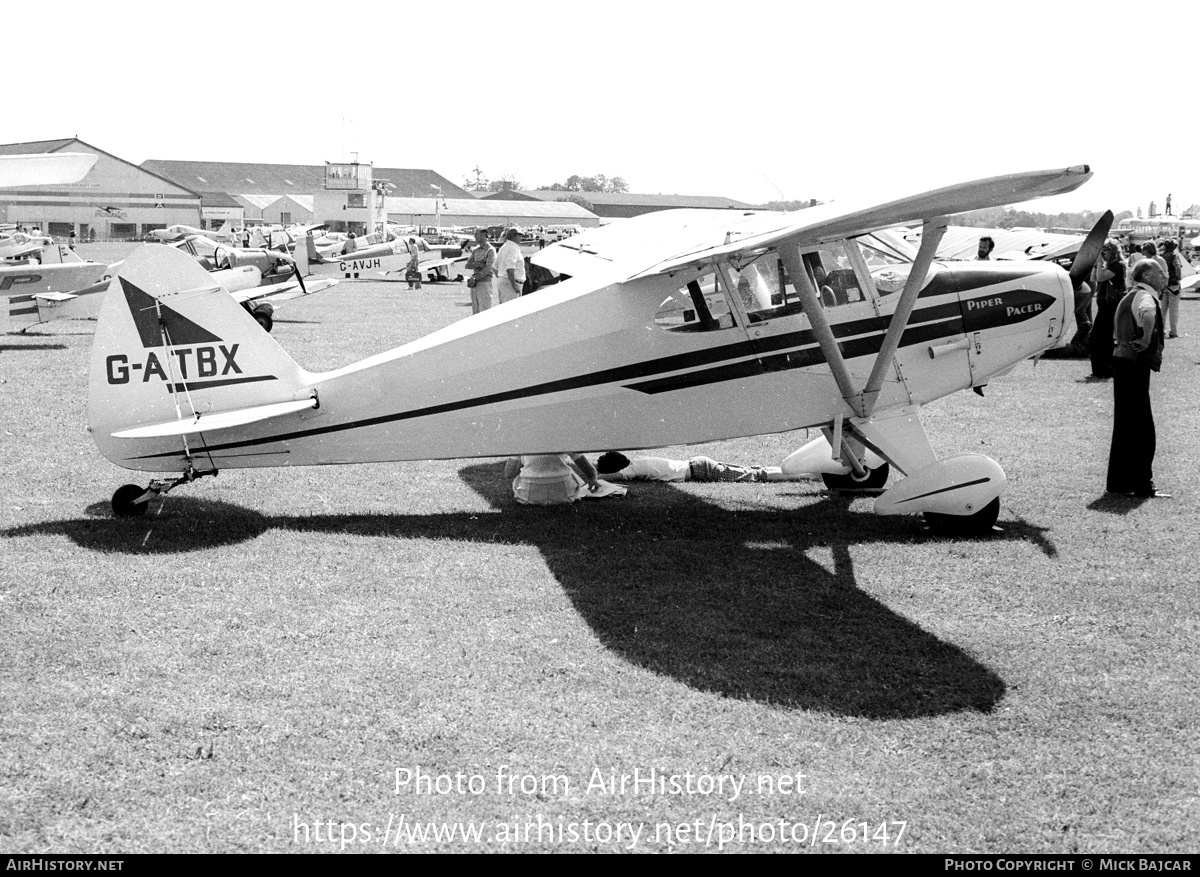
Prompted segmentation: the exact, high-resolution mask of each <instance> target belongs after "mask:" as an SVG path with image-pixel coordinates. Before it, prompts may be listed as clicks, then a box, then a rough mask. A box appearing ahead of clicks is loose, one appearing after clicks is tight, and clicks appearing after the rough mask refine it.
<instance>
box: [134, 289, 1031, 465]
mask: <svg viewBox="0 0 1200 877" xmlns="http://www.w3.org/2000/svg"><path fill="white" fill-rule="evenodd" d="M1007 279H1011V278H1007ZM1014 292H1020V293H1024V294H1025V295H1030V294H1032V295H1038V296H1042V297H1043V298H1045V299H1047V300H1049V301H1053V298H1052V297H1051V296H1047V295H1045V294H1044V293H1030V291H1028V290H1009V291H1008V292H1004V293H997V294H996V295H995V296H992V297H991V298H998V297H999V296H1003V295H1007V294H1010V293H1014ZM1031 316H1033V315H1031V314H1022V315H1019V317H1018V318H1017V319H1013V320H1011V322H1013V323H1017V322H1023V321H1024V320H1027V319H1030V318H1031ZM889 322H890V318H889V317H869V318H866V319H862V320H851V321H848V322H845V323H839V324H835V325H834V326H833V327H832V328H833V333H834V336H835V337H836V338H843V339H846V340H841V341H839V342H838V346H839V348H840V349H841V350H842V355H843V356H844V357H846V358H847V359H853V358H856V357H859V356H867V355H870V354H872V353H877V352H878V351H879V349H880V347H881V346H882V345H883V337H884V334H885V333H886V328H887V326H888V324H889ZM913 324H915V325H913ZM726 331H736V330H726ZM962 333H963V322H962V310H961V308H960V305H959V303H958V302H957V301H955V302H949V303H945V304H938V305H933V306H930V307H927V308H921V309H919V310H916V311H914V312H913V314H912V317H911V319H910V326H909V328H908V329H906V330H905V332H904V335H903V336H902V339H901V346H902V347H903V346H910V345H912V344H920V343H924V342H926V341H931V340H935V339H937V338H945V337H951V336H954V335H961V334H962ZM855 335H860V336H862V337H852V336H855ZM788 348H796V349H792V350H788ZM775 350H787V352H786V353H780V354H775V355H770V352H771V351H775ZM735 360H743V361H742V362H735ZM824 361H825V357H824V355H823V354H822V353H821V351H820V347H819V345H818V344H817V339H816V335H815V334H814V333H813V331H812V330H811V329H802V330H800V331H797V332H786V333H782V334H780V335H777V336H773V337H769V338H764V339H761V340H756V341H755V342H753V343H751V342H750V341H748V340H740V341H737V342H735V343H732V344H723V345H720V346H718V347H710V348H707V349H705V350H697V351H691V352H688V353H680V354H675V355H673V356H665V357H662V358H660V359H654V360H647V361H645V362H638V363H632V364H630V365H623V366H617V367H615V368H609V369H602V370H600V371H595V372H589V373H587V374H582V375H575V376H573V377H569V378H562V379H559V380H556V381H547V382H545V383H541V384H533V385H531V386H527V387H518V388H515V389H512V390H505V391H503V392H500V393H489V394H488V395H485V396H476V397H473V398H470V399H460V400H457V401H454V402H444V403H442V404H440V405H430V406H427V407H425V408H417V409H413V410H411V411H399V412H395V413H392V414H382V415H379V416H378V417H368V418H363V419H362V420H355V421H351V422H349V423H338V424H330V425H328V426H317V427H313V428H311V429H301V430H296V431H293V432H288V433H281V434H279V435H272V436H264V437H262V438H255V439H246V440H244V441H239V442H227V443H225V444H220V445H209V446H208V450H209V451H211V452H216V451H224V450H231V449H234V448H243V447H252V446H254V445H262V444H271V443H274V442H286V441H292V440H294V439H303V438H312V437H314V436H318V435H329V434H330V433H337V432H345V431H347V430H352V429H366V428H369V427H372V426H381V425H383V424H386V423H396V422H399V421H404V420H412V419H414V418H418V417H431V416H433V415H437V414H446V413H448V412H451V411H461V410H463V409H466V408H479V407H482V406H485V405H495V404H498V403H501V402H511V401H513V400H516V399H524V398H530V397H533V396H544V395H550V394H553V393H562V392H568V391H571V390H580V389H586V388H588V387H595V386H600V385H604V384H621V385H623V386H624V387H626V388H627V389H633V390H637V391H639V392H643V393H660V392H668V391H670V390H677V389H683V388H685V387H689V386H699V385H703V384H709V383H719V382H722V381H729V380H739V379H744V378H749V377H754V376H756V375H761V374H764V373H766V372H768V371H779V370H784V369H793V368H803V367H806V366H811V365H819V364H821V363H822V362H824ZM708 366H715V368H708ZM682 369H696V371H693V372H689V373H687V374H683V375H675V376H671V377H666V378H654V377H653V376H655V375H661V374H664V373H666V372H673V371H680V370H682ZM177 454H178V452H177V451H171V452H167V453H162V454H148V455H146V456H143V457H135V458H133V459H148V460H149V459H155V458H158V457H171V456H176V455H177Z"/></svg>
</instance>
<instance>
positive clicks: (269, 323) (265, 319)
mask: <svg viewBox="0 0 1200 877" xmlns="http://www.w3.org/2000/svg"><path fill="white" fill-rule="evenodd" d="M251 316H253V317H254V319H255V320H256V321H257V322H258V325H260V326H262V327H263V331H264V332H270V331H271V329H273V328H274V326H275V320H274V319H273V318H272V317H271V315H270V314H268V313H267V312H266V311H255V312H254V313H253V314H251Z"/></svg>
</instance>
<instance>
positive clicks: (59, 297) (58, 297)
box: [33, 292, 79, 302]
mask: <svg viewBox="0 0 1200 877" xmlns="http://www.w3.org/2000/svg"><path fill="white" fill-rule="evenodd" d="M33 298H35V299H37V300H38V301H52V302H60V301H70V300H71V299H73V298H79V296H77V295H75V293H73V292H39V293H37V294H36V295H34V296H33Z"/></svg>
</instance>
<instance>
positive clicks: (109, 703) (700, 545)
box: [0, 284, 1200, 853]
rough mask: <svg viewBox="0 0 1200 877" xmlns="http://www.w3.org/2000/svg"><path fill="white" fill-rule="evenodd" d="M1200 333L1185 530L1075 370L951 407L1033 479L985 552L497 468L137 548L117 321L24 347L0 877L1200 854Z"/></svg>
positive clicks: (6, 366)
mask: <svg viewBox="0 0 1200 877" xmlns="http://www.w3.org/2000/svg"><path fill="white" fill-rule="evenodd" d="M466 302H467V292H466V290H465V288H463V287H462V286H459V285H451V286H440V287H426V288H425V289H424V290H423V291H422V292H420V293H415V292H409V291H408V290H407V289H403V288H401V287H400V286H399V285H395V284H393V285H387V284H361V285H354V286H351V285H344V286H342V287H339V288H338V289H337V290H336V291H333V292H330V293H326V294H323V295H320V296H314V297H312V298H311V299H305V300H302V301H296V302H292V303H289V304H288V305H287V306H285V307H284V308H283V309H281V310H280V312H279V313H278V315H277V316H278V320H277V322H276V327H275V331H274V336H275V338H276V339H277V340H278V341H279V342H280V343H281V344H283V345H284V347H285V348H286V349H288V350H289V351H290V352H291V353H292V354H293V355H294V356H295V357H296V358H297V359H298V360H299V361H300V363H301V364H302V365H304V366H306V367H308V368H314V369H318V368H319V369H324V368H330V367H334V366H337V365H342V364H346V363H349V362H352V361H354V360H356V359H359V358H361V357H363V356H365V355H368V354H370V353H374V352H378V351H381V350H384V349H387V348H388V347H391V346H395V345H396V344H398V343H400V342H402V341H406V340H409V339H411V338H415V337H418V336H420V335H422V334H424V333H425V332H427V331H429V330H431V329H434V328H437V327H439V326H441V325H445V324H447V323H449V322H451V321H452V320H455V319H459V318H461V317H462V316H465V315H466V314H467V313H468V312H469V310H468V308H467V307H466ZM1182 317H1183V325H1184V328H1185V330H1186V331H1185V334H1184V337H1183V338H1181V339H1179V340H1177V341H1172V342H1170V343H1169V345H1168V347H1167V353H1166V362H1165V365H1164V368H1163V371H1162V373H1161V374H1159V375H1156V376H1155V377H1154V381H1153V394H1154V404H1155V411H1156V414H1157V416H1158V425H1159V446H1158V447H1159V450H1158V457H1157V461H1156V471H1155V475H1156V479H1157V481H1158V483H1159V485H1160V487H1161V488H1163V489H1164V490H1169V491H1170V492H1172V493H1173V494H1174V499H1173V500H1169V501H1167V500H1155V501H1149V502H1141V503H1139V502H1135V501H1132V500H1114V499H1111V498H1106V497H1105V496H1104V493H1103V485H1104V470H1105V466H1106V461H1107V452H1108V438H1109V432H1110V429H1111V411H1112V402H1111V393H1112V391H1111V386H1110V385H1109V384H1108V383H1092V382H1088V381H1085V380H1083V378H1084V376H1085V375H1086V373H1087V372H1088V367H1087V364H1086V363H1084V362H1079V361H1069V360H1058V361H1044V362H1042V363H1040V364H1039V365H1037V367H1036V368H1035V367H1034V365H1033V364H1032V363H1024V364H1022V365H1020V366H1019V367H1018V368H1017V369H1016V370H1015V371H1014V372H1013V374H1011V375H1010V376H1008V377H1007V378H1005V379H1003V380H1000V381H998V382H997V383H995V384H994V385H992V386H991V387H989V388H988V389H987V397H986V399H980V398H979V397H978V396H976V395H974V394H969V393H960V394H958V395H956V396H954V397H951V398H948V399H944V400H941V401H939V402H937V403H935V404H934V405H932V406H930V407H929V408H928V409H927V411H926V419H925V422H926V428H927V430H928V432H929V434H930V438H931V440H932V441H933V443H934V447H935V449H936V450H937V451H938V452H939V453H941V454H948V453H952V452H955V451H960V450H978V451H981V452H983V453H986V454H988V455H989V456H992V457H993V458H995V459H996V460H997V461H999V462H1000V464H1001V465H1002V466H1003V467H1004V469H1005V471H1006V473H1007V475H1008V478H1009V489H1008V492H1007V493H1006V495H1005V497H1004V500H1003V501H1004V507H1003V508H1002V510H1001V516H1000V527H1001V528H1002V532H1001V533H998V534H996V535H995V536H993V537H992V538H988V539H982V540H943V539H934V538H930V537H927V536H924V535H922V533H921V530H920V528H919V526H918V523H917V521H916V520H915V519H913V518H878V517H875V516H874V515H873V514H872V513H871V501H870V500H868V499H847V498H843V497H838V496H835V495H830V494H828V493H826V492H825V491H824V490H823V489H821V488H820V486H819V484H817V483H809V482H803V483H785V484H767V485H720V484H711V485H710V484H686V485H683V486H679V487H673V486H668V485H652V484H651V485H641V484H639V485H635V486H633V487H632V488H631V489H630V491H629V495H628V496H626V497H624V498H621V499H611V500H601V501H595V502H590V501H589V502H584V503H580V504H577V505H576V506H573V507H570V508H559V509H538V508H525V507H520V506H517V505H516V504H514V503H513V502H512V501H511V498H510V496H509V493H508V491H507V488H506V485H505V484H504V483H503V479H502V477H501V462H500V461H496V460H464V461H450V462H446V461H442V462H426V463H404V464H395V465H375V466H357V467H355V466H350V467H330V468H312V469H297V470H294V471H287V470H259V471H228V472H223V473H222V474H221V475H220V476H219V477H217V478H212V479H205V480H203V481H200V482H198V483H196V484H194V485H191V486H189V487H187V488H184V489H181V490H179V491H177V492H176V493H173V494H171V495H170V496H169V497H168V498H167V499H166V501H165V502H164V503H163V504H162V505H161V507H160V506H155V507H153V508H152V509H151V510H150V512H149V513H148V514H147V515H146V516H145V517H143V518H140V519H133V520H115V519H113V518H111V517H110V514H109V506H108V502H109V497H110V495H111V493H112V491H113V490H114V489H115V488H116V487H117V486H118V485H120V484H122V483H125V482H128V481H144V480H145V479H144V478H143V477H142V476H137V475H133V474H132V473H127V472H123V471H122V470H119V469H117V468H116V467H114V466H112V465H110V464H109V463H107V462H106V461H105V460H104V459H103V458H101V457H100V456H99V454H98V453H97V451H96V450H95V447H94V445H93V443H92V441H91V439H90V437H89V436H88V434H87V432H86V428H85V427H86V384H87V378H86V373H87V364H88V355H89V348H90V344H91V333H92V324H80V323H75V324H72V323H62V324H55V325H52V326H47V327H44V328H40V329H38V330H35V331H36V332H37V334H27V335H21V336H18V335H11V334H10V335H5V336H3V337H0V487H2V489H3V503H4V504H3V518H2V520H0V668H2V672H0V850H3V851H6V852H36V851H87V852H109V851H111V852H137V851H170V852H187V851H197V852H229V851H258V852H288V851H300V852H312V851H330V850H341V849H345V851H347V852H351V851H360V852H361V851H383V850H385V849H386V850H393V849H397V850H409V849H418V850H441V851H450V850H518V851H531V850H572V851H582V850H626V849H633V850H637V851H647V850H651V851H654V850H664V849H669V848H671V847H672V846H674V847H675V848H676V849H680V850H698V849H706V848H707V849H713V850H715V849H718V848H721V847H723V848H724V849H726V850H741V851H792V850H812V851H819V852H847V851H856V852H861V851H893V850H895V851H902V852H905V851H915V852H951V851H953V852H1020V851H1024V852H1032V851H1042V852H1052V851H1053V852H1058V851H1063V852H1067V851H1069V852H1096V853H1099V852H1194V851H1195V850H1196V849H1197V846H1198V844H1200V802H1198V799H1197V794H1198V792H1197V789H1198V788H1200V759H1198V758H1197V753H1198V752H1200V731H1198V729H1197V716H1198V713H1200V710H1198V707H1200V696H1198V695H1197V690H1196V680H1197V678H1198V676H1200V658H1198V656H1197V648H1196V645H1197V641H1198V636H1197V633H1198V632H1197V620H1196V619H1197V610H1198V608H1200V596H1198V590H1197V581H1196V580H1197V560H1196V546H1197V544H1198V542H1197V535H1196V534H1197V532H1198V531H1200V499H1198V496H1197V491H1196V489H1195V486H1194V479H1195V478H1196V471H1197V460H1198V451H1200V413H1198V412H1197V406H1196V404H1195V399H1196V398H1197V393H1196V389H1195V387H1196V383H1197V380H1198V379H1200V369H1198V367H1197V363H1198V361H1200V331H1198V327H1200V305H1197V303H1196V302H1194V301H1185V302H1184V303H1183V313H1182ZM804 440H805V437H804V434H803V433H799V434H789V435H782V436H767V437H760V438H749V439H742V440H738V441H730V442H722V443H719V444H713V445H706V446H702V447H699V448H695V449H684V448H669V449H666V451H665V453H667V454H668V455H676V456H678V455H684V454H688V453H707V454H709V455H711V456H714V457H717V458H718V459H727V460H731V461H737V462H752V463H773V462H777V461H778V460H780V459H781V458H782V457H784V456H785V455H786V454H787V453H789V452H790V451H791V450H794V449H795V448H796V447H798V446H799V445H800V444H801V443H802V442H803V441H804ZM418 770H419V771H420V772H421V776H422V777H424V778H426V779H428V780H429V781H428V782H426V781H424V780H419V779H418V777H417V771H418ZM635 770H636V771H637V772H638V774H637V778H638V779H640V780H641V781H642V782H641V783H639V784H638V785H637V786H631V785H630V784H629V782H628V780H632V778H633V775H634V772H635ZM651 771H654V772H656V773H654V774H653V775H652V774H651ZM398 772H399V773H398ZM797 774H802V775H803V776H802V778H800V779H799V780H797V778H796V777H797ZM439 775H440V776H441V777H442V779H440V780H438V779H437V777H439ZM456 775H461V777H460V778H459V779H458V780H457V781H456V780H455V776H456ZM623 775H624V776H625V777H626V778H627V782H626V785H625V787H624V788H622V787H621V777H622V776H623ZM664 776H665V777H676V778H677V780H678V785H679V787H678V788H675V787H674V786H673V785H672V783H671V781H670V779H667V780H666V781H665V782H663V783H661V784H659V783H658V782H656V783H655V784H654V785H650V784H649V783H648V782H646V780H648V779H650V778H651V777H653V778H654V779H655V780H656V781H657V780H662V779H663V778H664ZM689 777H690V778H689ZM429 778H432V779H429ZM610 778H611V780H612V781H611V782H610ZM398 779H399V780H400V781H401V782H399V783H398ZM739 780H741V781H742V782H743V783H744V784H743V785H740V786H739V785H737V783H738V781H739ZM709 782H711V783H712V786H711V787H710V786H709V785H708V784H709ZM718 783H719V785H718ZM539 820H540V825H541V827H542V830H541V832H540V837H539V832H538V826H539ZM456 825H457V826H458V827H457V828H455V826H456ZM526 826H532V828H531V829H527V828H526ZM814 826H815V827H816V830H815V831H814ZM427 829H429V830H433V831H435V832H436V831H440V832H442V834H441V836H440V837H437V836H433V835H430V836H427V837H425V839H424V840H422V839H421V838H420V832H423V831H426V830H427ZM414 831H417V834H412V832H414ZM449 831H453V832H454V833H453V836H449V835H447V834H446V832H449ZM476 831H478V832H479V834H478V837H476V836H475V835H474V832H476ZM864 835H865V836H866V839H865V840H864ZM885 837H886V840H885ZM710 838H711V840H710ZM397 839H398V840H397ZM410 840H411V843H410ZM814 840H815V842H814Z"/></svg>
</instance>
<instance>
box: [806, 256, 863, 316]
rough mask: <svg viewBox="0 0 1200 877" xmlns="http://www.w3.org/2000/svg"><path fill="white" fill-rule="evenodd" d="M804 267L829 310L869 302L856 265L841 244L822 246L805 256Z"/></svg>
mask: <svg viewBox="0 0 1200 877" xmlns="http://www.w3.org/2000/svg"><path fill="white" fill-rule="evenodd" d="M802 255H803V258H804V267H805V268H806V269H808V274H809V277H810V278H811V279H812V281H813V286H815V287H816V289H817V293H818V295H819V296H820V298H821V304H823V305H824V306H825V307H826V308H834V307H839V306H840V305H847V304H854V303H856V302H860V301H865V300H866V296H865V295H864V294H863V291H862V288H861V286H860V284H859V282H858V276H857V275H856V274H855V273H854V263H853V262H851V261H850V257H849V256H848V255H847V254H846V247H845V244H843V243H842V242H841V241H837V242H834V243H829V244H822V245H821V246H820V247H817V248H816V249H814V250H811V251H809V252H806V253H803V254H802Z"/></svg>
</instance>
